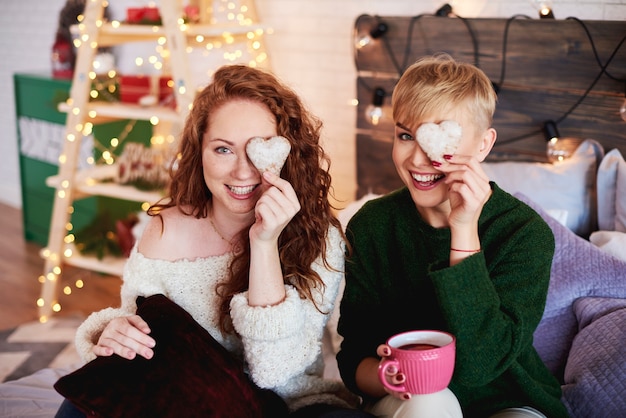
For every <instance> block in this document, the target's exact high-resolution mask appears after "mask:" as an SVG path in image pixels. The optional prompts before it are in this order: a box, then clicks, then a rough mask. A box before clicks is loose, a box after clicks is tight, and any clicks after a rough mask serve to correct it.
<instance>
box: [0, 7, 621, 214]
mask: <svg viewBox="0 0 626 418" xmlns="http://www.w3.org/2000/svg"><path fill="white" fill-rule="evenodd" d="M64 3H65V1H64V0H46V1H42V0H4V1H2V6H3V12H2V13H1V14H0V53H1V56H0V91H1V92H2V93H1V94H0V126H2V127H4V130H3V139H2V140H0V155H2V156H4V162H3V163H2V164H0V201H2V202H5V203H7V204H9V205H12V206H16V207H19V206H21V197H20V188H19V167H18V151H17V139H16V128H15V107H14V102H13V82H12V75H13V73H15V72H33V71H40V72H44V73H45V72H49V71H50V63H49V57H50V48H51V45H52V42H53V40H54V33H55V30H56V25H57V19H58V12H59V10H60V9H61V8H62V6H63V4H64ZM110 3H111V4H112V8H113V10H112V11H113V12H115V13H114V14H113V17H119V13H123V10H124V9H125V7H126V6H128V5H133V6H136V5H146V4H148V3H149V2H148V1H147V0H110ZM156 3H158V1H157V2H156ZM443 3H444V1H419V2H418V1H415V0H384V1H383V0H316V1H311V0H256V5H257V11H258V14H259V17H260V19H261V20H262V22H263V23H264V24H266V25H267V26H269V27H271V28H273V30H274V34H273V35H271V36H269V37H267V38H266V39H267V50H268V52H269V55H270V60H271V64H272V68H273V69H274V71H275V72H276V73H277V74H278V75H279V76H280V77H281V78H282V79H283V80H284V81H285V82H287V83H288V84H290V85H291V86H292V87H293V88H294V89H295V90H296V91H298V92H299V93H300V94H301V95H302V97H303V98H304V100H305V101H306V102H307V104H308V105H309V107H310V108H311V110H313V112H314V113H316V114H317V115H318V116H319V117H321V118H322V119H323V120H324V123H325V130H324V144H325V147H326V149H327V151H328V153H329V154H330V155H331V157H332V173H333V177H334V187H335V193H336V197H337V198H338V200H339V201H341V202H340V203H339V205H340V206H343V205H345V204H346V203H348V202H349V201H351V200H352V199H354V193H355V190H356V178H355V170H356V169H355V167H356V166H355V148H354V142H355V141H354V139H355V138H354V136H355V132H354V126H355V109H354V106H353V105H352V104H351V101H352V100H353V99H354V98H355V76H356V75H355V71H354V64H353V60H352V49H351V45H352V44H351V41H352V25H353V23H354V20H355V18H356V17H357V16H358V15H360V14H362V13H370V14H380V15H417V14H420V13H430V12H434V11H435V10H436V9H438V8H439V7H440V6H441V5H442V4H443ZM450 3H451V4H452V6H453V7H454V8H455V11H456V12H457V13H458V14H459V15H461V16H464V17H509V16H512V15H514V14H527V15H529V16H532V17H534V16H536V11H535V10H534V9H533V7H532V6H531V3H530V1H529V0H469V1H467V0H466V1H461V0H457V1H451V2H450ZM554 14H555V15H556V17H557V18H559V19H562V18H566V17H569V16H575V17H578V18H580V19H593V20H603V19H607V20H609V19H610V20H624V19H626V0H595V1H594V0H570V1H555V2H554Z"/></svg>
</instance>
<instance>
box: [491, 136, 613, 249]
mask: <svg viewBox="0 0 626 418" xmlns="http://www.w3.org/2000/svg"><path fill="white" fill-rule="evenodd" d="M602 154H603V151H602V146H601V145H600V144H599V143H598V142H597V141H594V140H590V139H588V140H586V141H583V142H582V143H581V144H580V146H579V147H578V148H577V149H576V151H575V152H574V154H573V155H572V156H571V157H570V158H568V159H566V160H564V161H562V162H558V163H554V164H551V163H531V162H489V163H487V162H486V163H483V169H484V170H485V173H486V174H487V176H489V178H490V179H491V180H492V181H494V182H496V183H497V184H498V186H500V187H501V188H502V189H503V190H506V191H507V192H509V193H511V194H515V193H523V194H524V195H526V196H528V197H529V198H530V199H532V200H533V201H534V202H536V203H537V204H539V205H540V206H541V207H542V208H543V209H544V210H546V211H559V212H560V213H561V214H562V211H565V212H566V213H567V218H566V221H565V222H566V223H565V224H566V225H567V227H568V228H569V229H571V230H572V231H574V233H576V234H577V235H580V236H585V237H586V236H588V235H589V234H590V233H591V231H593V230H595V229H596V223H597V216H596V193H595V185H596V169H597V166H598V164H599V161H600V160H601V158H602Z"/></svg>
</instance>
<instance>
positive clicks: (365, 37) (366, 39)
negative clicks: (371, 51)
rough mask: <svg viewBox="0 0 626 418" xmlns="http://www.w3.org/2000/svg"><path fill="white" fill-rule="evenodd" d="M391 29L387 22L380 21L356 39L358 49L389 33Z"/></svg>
mask: <svg viewBox="0 0 626 418" xmlns="http://www.w3.org/2000/svg"><path fill="white" fill-rule="evenodd" d="M387 30H389V26H387V24H386V23H385V22H379V23H378V24H377V25H376V26H374V28H372V29H371V30H370V31H369V32H366V33H360V34H359V35H358V36H357V37H356V40H355V43H354V44H355V47H356V49H361V48H363V47H364V46H366V45H369V44H370V43H372V41H373V40H374V39H378V38H380V37H381V36H383V35H384V34H385V33H387Z"/></svg>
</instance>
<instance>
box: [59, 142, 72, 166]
mask: <svg viewBox="0 0 626 418" xmlns="http://www.w3.org/2000/svg"><path fill="white" fill-rule="evenodd" d="M70 142H72V141H70ZM65 160H67V157H66V156H65V154H61V155H59V164H65Z"/></svg>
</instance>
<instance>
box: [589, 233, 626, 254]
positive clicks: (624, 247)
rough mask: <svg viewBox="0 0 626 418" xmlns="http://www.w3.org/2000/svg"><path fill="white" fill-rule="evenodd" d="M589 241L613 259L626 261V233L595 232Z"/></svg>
mask: <svg viewBox="0 0 626 418" xmlns="http://www.w3.org/2000/svg"><path fill="white" fill-rule="evenodd" d="M589 241H590V242H591V243H593V245H595V246H596V247H598V248H600V249H601V250H602V251H606V252H607V253H609V254H611V255H612V256H613V257H617V258H619V259H620V260H624V261H626V233H624V232H618V231H595V232H592V233H591V235H589Z"/></svg>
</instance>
